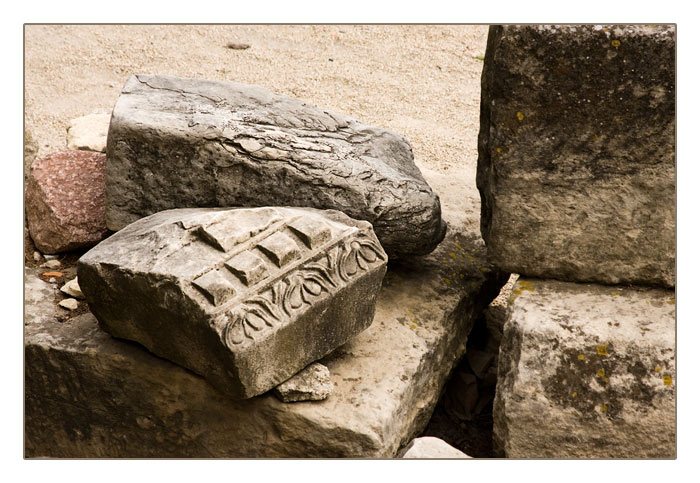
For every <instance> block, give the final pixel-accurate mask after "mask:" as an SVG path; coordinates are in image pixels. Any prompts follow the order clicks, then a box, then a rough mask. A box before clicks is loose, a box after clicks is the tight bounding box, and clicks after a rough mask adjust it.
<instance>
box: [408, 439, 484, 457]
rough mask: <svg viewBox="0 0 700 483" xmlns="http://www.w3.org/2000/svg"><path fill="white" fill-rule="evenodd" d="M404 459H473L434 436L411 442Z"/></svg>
mask: <svg viewBox="0 0 700 483" xmlns="http://www.w3.org/2000/svg"><path fill="white" fill-rule="evenodd" d="M401 457H402V458H420V459H454V458H471V456H468V455H466V454H464V453H463V452H461V451H460V450H458V449H457V448H455V447H454V446H450V445H449V444H447V443H446V442H444V441H443V440H441V439H440V438H435V437H433V436H424V437H422V438H416V439H414V440H413V441H411V442H410V443H409V444H408V446H407V447H406V450H405V453H404V454H403V456H401Z"/></svg>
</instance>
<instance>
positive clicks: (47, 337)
mask: <svg viewBox="0 0 700 483" xmlns="http://www.w3.org/2000/svg"><path fill="white" fill-rule="evenodd" d="M441 177H442V175H435V178H436V179H438V180H439V179H441ZM442 178H443V182H447V183H449V182H451V181H452V180H453V179H454V177H452V176H444V177H442ZM446 193H447V191H446ZM450 196H451V197H453V198H454V209H452V208H451V209H450V210H449V213H448V215H449V217H448V218H447V221H448V223H449V224H450V227H451V228H450V229H449V230H448V235H447V238H446V240H445V241H444V242H443V243H442V244H440V246H439V247H438V248H437V250H435V252H433V253H432V254H430V255H429V256H426V257H422V258H418V259H413V260H404V261H403V262H400V263H398V262H397V263H392V264H391V266H390V267H389V270H388V272H387V275H386V277H385V278H384V282H383V284H382V289H381V291H380V292H379V297H378V300H377V306H376V313H375V317H374V321H373V323H372V325H371V326H370V327H369V328H368V329H367V330H366V331H364V332H362V333H360V334H359V335H358V336H357V337H355V338H353V339H352V340H351V341H349V342H348V343H347V344H345V345H344V346H342V347H340V348H338V349H337V350H336V351H334V352H333V353H332V354H330V355H329V356H327V357H326V358H324V359H323V360H321V361H320V362H322V363H323V364H324V365H326V366H327V367H328V369H329V370H330V373H331V380H332V381H333V385H334V388H335V389H334V392H333V395H332V396H331V397H329V398H328V399H326V400H324V401H315V402H309V403H304V404H285V403H282V402H280V401H279V400H278V399H277V398H276V397H275V396H274V395H273V394H272V393H267V394H264V395H262V396H258V397H256V398H253V399H248V400H232V399H231V398H230V397H228V396H226V395H224V394H222V393H220V392H219V391H217V390H215V389H214V388H213V387H211V386H210V385H209V384H208V383H207V382H206V381H205V380H204V379H203V378H201V377H198V376H196V375H195V374H193V373H191V372H189V371H187V370H185V369H182V368H181V367H179V366H177V365H175V364H172V363H170V362H168V361H166V360H164V359H161V358H159V357H155V356H153V355H151V354H149V353H148V352H147V351H145V350H143V349H142V348H141V347H140V346H138V345H136V344H133V343H130V342H127V341H124V340H119V339H114V338H112V337H110V336H109V335H108V334H107V333H106V332H104V331H103V330H101V329H100V328H99V327H98V324H97V321H96V320H95V318H94V317H93V316H92V315H90V314H86V315H83V316H79V317H77V318H75V319H72V321H71V323H70V324H65V323H64V324H59V323H56V322H55V321H54V320H53V319H50V318H47V319H43V320H40V321H36V322H35V323H34V324H31V326H30V327H27V330H26V337H25V341H26V344H25V356H26V362H25V367H26V379H25V382H26V400H25V404H26V406H25V407H26V416H25V423H26V424H25V438H26V439H25V441H26V455H27V457H36V456H42V455H43V456H55V457H87V456H91V457H98V456H102V457H393V456H395V455H396V452H397V451H398V449H399V448H401V447H402V446H404V445H406V444H407V443H409V442H410V440H411V439H412V438H414V437H415V436H417V435H418V434H419V433H420V432H421V431H422V429H423V428H424V427H425V425H426V424H427V422H428V420H429V419H430V416H431V414H432V412H433V409H434V407H435V404H436V403H437V400H438V398H439V395H440V392H441V389H442V386H443V384H444V383H445V381H446V379H447V377H448V375H449V373H450V372H451V370H452V368H453V367H454V366H455V364H456V363H457V362H458V361H459V359H460V357H461V356H462V355H463V354H464V348H465V341H466V338H467V335H468V334H469V332H470V331H471V329H472V325H473V322H474V320H475V319H476V318H477V317H478V315H479V314H480V313H481V312H482V310H483V309H484V307H485V306H486V305H487V304H488V303H489V302H490V301H491V299H493V297H495V296H496V294H498V290H499V288H500V286H501V285H502V284H503V283H505V280H506V279H507V277H506V276H505V275H504V274H501V273H500V272H495V271H494V270H493V269H492V268H491V266H490V265H488V264H487V263H486V261H485V255H486V254H485V247H484V245H483V242H482V241H481V239H480V237H479V236H478V235H477V234H476V230H478V227H477V225H478V223H474V222H476V221H477V220H474V222H472V220H471V219H469V218H468V217H467V215H468V213H467V211H465V210H464V209H463V206H462V205H460V203H465V199H464V196H463V191H454V192H453V193H452V195H450ZM453 255H454V256H453ZM80 282H81V284H83V279H82V278H80ZM83 288H85V287H83Z"/></svg>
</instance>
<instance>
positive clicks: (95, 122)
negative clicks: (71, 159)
mask: <svg viewBox="0 0 700 483" xmlns="http://www.w3.org/2000/svg"><path fill="white" fill-rule="evenodd" d="M111 116H112V113H111V112H106V111H100V112H94V113H92V114H88V115H87V116H82V117H79V118H77V119H73V120H71V121H70V123H69V126H68V134H67V137H66V144H67V145H68V149H71V150H83V151H96V152H98V153H104V152H105V151H106V150H107V131H108V130H109V119H110V117H111Z"/></svg>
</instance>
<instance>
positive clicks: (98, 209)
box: [25, 151, 108, 253]
mask: <svg viewBox="0 0 700 483" xmlns="http://www.w3.org/2000/svg"><path fill="white" fill-rule="evenodd" d="M104 169H105V155H104V154H99V153H90V152H85V151H62V152H59V153H54V154H51V155H49V156H46V157H44V158H41V159H37V160H36V161H34V164H33V165H32V169H31V171H30V177H29V182H28V183H27V190H26V195H25V210H26V213H27V222H28V227H29V233H30V234H31V237H32V240H33V241H34V244H35V245H36V247H37V248H38V249H39V250H41V251H42V252H43V253H58V252H65V251H70V250H76V249H79V248H86V247H90V246H92V245H94V244H96V243H98V242H99V241H100V240H102V239H103V238H104V237H105V236H106V235H107V233H108V230H107V227H106V225H105V194H104V183H105V181H104Z"/></svg>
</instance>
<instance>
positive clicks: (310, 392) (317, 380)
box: [274, 362, 333, 402]
mask: <svg viewBox="0 0 700 483" xmlns="http://www.w3.org/2000/svg"><path fill="white" fill-rule="evenodd" d="M332 392H333V382H331V373H330V372H329V371H328V368H327V367H326V366H324V365H323V364H319V363H318V362H314V363H313V364H311V365H309V367H306V368H305V369H303V370H301V371H299V372H298V373H297V374H295V375H293V376H292V377H290V378H289V379H287V380H286V381H284V382H283V383H282V384H280V385H279V386H277V387H276V388H275V389H274V393H275V396H277V397H278V398H279V399H280V400H281V401H283V402H299V401H322V400H324V399H326V398H327V397H328V396H330V395H331V393H332Z"/></svg>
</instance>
